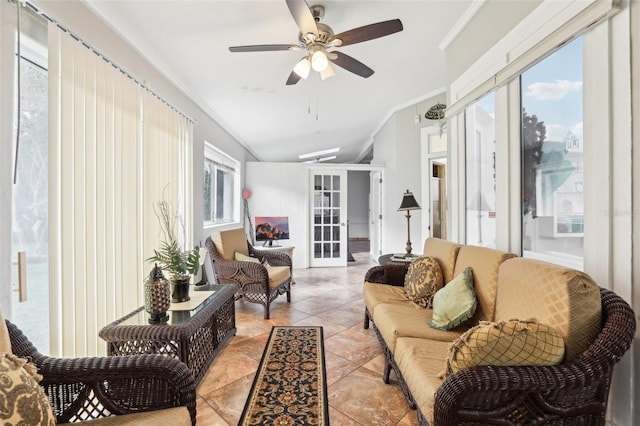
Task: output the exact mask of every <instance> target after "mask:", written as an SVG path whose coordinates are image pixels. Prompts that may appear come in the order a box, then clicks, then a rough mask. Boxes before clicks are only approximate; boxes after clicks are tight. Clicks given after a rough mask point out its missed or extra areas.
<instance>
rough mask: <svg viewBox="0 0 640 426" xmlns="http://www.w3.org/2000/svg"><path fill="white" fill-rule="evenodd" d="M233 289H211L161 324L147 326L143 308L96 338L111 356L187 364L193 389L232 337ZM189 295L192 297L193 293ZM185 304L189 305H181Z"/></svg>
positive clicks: (219, 286)
mask: <svg viewBox="0 0 640 426" xmlns="http://www.w3.org/2000/svg"><path fill="white" fill-rule="evenodd" d="M235 290H236V289H235V286H233V285H226V284H225V285H213V286H211V291H207V292H205V291H202V292H200V291H199V292H197V293H202V294H201V295H199V296H201V297H204V300H203V301H202V302H201V303H200V304H198V305H197V306H195V307H193V308H192V309H191V307H189V308H188V309H187V310H171V311H169V312H168V314H169V319H168V320H167V321H166V322H164V323H158V324H150V323H149V320H148V314H147V312H146V311H145V310H144V306H141V307H140V308H138V309H136V310H135V311H133V312H131V313H129V314H128V315H125V316H124V317H122V318H120V319H118V320H116V321H114V322H113V323H111V324H109V325H107V326H105V327H104V328H103V329H102V330H100V332H99V333H98V335H99V336H100V337H101V338H102V339H103V340H105V341H106V342H107V353H108V354H109V355H112V356H126V355H136V354H163V355H168V356H172V357H175V358H178V359H179V360H180V361H182V362H184V363H185V364H187V366H188V367H189V368H190V369H191V372H192V373H193V376H194V377H195V379H196V385H197V384H198V383H200V380H202V377H203V376H204V375H205V373H206V372H207V369H208V368H209V366H210V365H211V362H212V361H213V359H214V358H215V356H216V355H217V354H218V353H219V352H220V350H221V349H222V347H223V346H224V345H225V344H226V343H227V341H228V340H229V339H230V338H231V337H232V336H234V335H235V334H236V320H235V303H234V302H235V298H234V295H235ZM190 294H191V295H192V297H193V295H194V292H193V289H191V290H190ZM184 303H189V302H184Z"/></svg>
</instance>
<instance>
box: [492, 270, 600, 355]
mask: <svg viewBox="0 0 640 426" xmlns="http://www.w3.org/2000/svg"><path fill="white" fill-rule="evenodd" d="M601 303H602V302H601V299H600V289H599V287H598V285H597V284H596V283H595V282H593V280H592V279H591V277H589V276H588V275H587V274H585V273H583V272H580V271H577V270H574V269H570V268H565V267H563V266H558V265H553V264H551V263H545V262H541V261H537V260H531V259H522V258H516V259H510V260H508V261H506V262H504V263H503V264H502V265H501V266H500V278H499V283H498V296H497V300H496V312H495V319H496V320H508V319H511V318H521V319H523V318H535V319H537V320H538V321H540V322H542V323H545V324H549V325H550V326H552V327H553V328H554V329H556V330H557V331H558V333H560V335H561V336H562V338H563V339H564V343H565V348H566V353H565V359H566V360H567V361H573V360H574V359H575V358H576V357H577V356H578V355H579V354H581V353H582V352H583V351H584V350H585V349H586V348H587V347H589V345H590V344H591V343H592V342H593V340H594V339H595V338H596V336H597V335H598V333H599V332H600V329H601V321H602V312H601V310H602V305H601Z"/></svg>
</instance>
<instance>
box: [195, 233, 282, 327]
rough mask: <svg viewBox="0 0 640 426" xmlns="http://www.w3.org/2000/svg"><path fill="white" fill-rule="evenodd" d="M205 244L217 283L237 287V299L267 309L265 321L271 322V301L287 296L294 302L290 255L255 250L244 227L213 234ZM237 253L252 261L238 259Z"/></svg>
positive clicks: (265, 310)
mask: <svg viewBox="0 0 640 426" xmlns="http://www.w3.org/2000/svg"><path fill="white" fill-rule="evenodd" d="M205 244H206V247H207V250H208V251H209V257H210V258H211V260H212V262H213V269H214V272H215V276H216V281H217V282H218V284H234V285H236V286H237V291H236V296H237V298H244V299H245V300H246V301H247V302H251V303H259V304H261V305H262V306H264V319H269V316H270V313H269V308H270V305H271V302H273V301H274V300H275V299H276V298H277V297H278V296H279V295H281V294H284V293H287V302H291V276H292V274H291V272H292V271H291V258H290V257H289V256H287V255H286V254H284V253H278V252H273V251H267V250H259V249H256V248H254V247H253V246H252V245H251V244H249V242H248V241H247V237H246V234H245V231H244V229H243V228H237V229H232V230H228V231H219V232H214V233H213V235H212V237H209V238H207V240H206V243H205ZM236 253H239V255H241V256H247V258H250V260H251V261H249V260H235V259H236V257H237V256H238V255H237V254H236Z"/></svg>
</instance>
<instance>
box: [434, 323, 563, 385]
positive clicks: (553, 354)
mask: <svg viewBox="0 0 640 426" xmlns="http://www.w3.org/2000/svg"><path fill="white" fill-rule="evenodd" d="M563 358H564V340H563V339H562V336H560V334H559V333H558V332H557V331H556V330H555V329H554V328H553V327H551V326H548V325H545V324H541V323H539V322H537V321H536V320H534V319H529V320H524V321H520V320H516V319H513V320H509V321H500V322H490V321H481V322H480V324H479V325H477V326H475V327H472V328H470V329H469V330H468V331H467V332H466V333H464V334H463V335H462V336H460V337H459V338H458V339H457V340H455V341H454V342H453V344H452V345H451V347H450V349H449V355H448V356H447V360H446V364H445V372H444V373H443V375H445V376H446V375H448V374H452V373H455V372H456V371H459V370H462V369H463V368H468V367H473V366H476V365H512V366H513V365H556V364H559V363H560V362H562V359H563Z"/></svg>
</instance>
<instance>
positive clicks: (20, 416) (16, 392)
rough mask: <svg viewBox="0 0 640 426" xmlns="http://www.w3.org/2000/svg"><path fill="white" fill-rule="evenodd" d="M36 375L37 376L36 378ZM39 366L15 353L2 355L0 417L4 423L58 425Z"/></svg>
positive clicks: (0, 359)
mask: <svg viewBox="0 0 640 426" xmlns="http://www.w3.org/2000/svg"><path fill="white" fill-rule="evenodd" d="M34 376H35V377H34ZM40 379H41V377H40V376H39V375H37V374H36V372H35V366H33V365H31V364H27V360H26V359H23V358H18V357H17V356H15V355H13V354H11V353H5V354H0V420H2V424H3V425H55V424H56V418H55V416H54V415H53V410H52V409H51V405H50V404H49V398H47V395H46V394H45V393H44V390H43V389H42V388H41V387H40V385H39V384H38V380H40Z"/></svg>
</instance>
